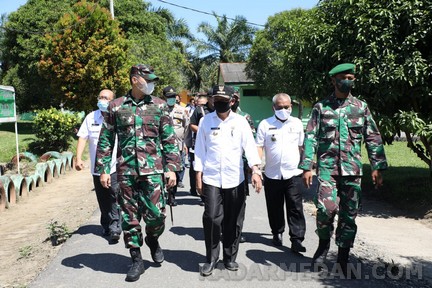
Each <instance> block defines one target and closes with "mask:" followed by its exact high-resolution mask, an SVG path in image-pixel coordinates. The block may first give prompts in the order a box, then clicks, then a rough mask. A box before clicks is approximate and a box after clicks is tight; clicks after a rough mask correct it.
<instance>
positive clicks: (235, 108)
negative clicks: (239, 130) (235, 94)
mask: <svg viewBox="0 0 432 288" xmlns="http://www.w3.org/2000/svg"><path fill="white" fill-rule="evenodd" d="M239 104H240V102H238V101H236V102H235V103H234V104H233V105H232V106H231V110H232V111H234V112H235V111H237V108H238V107H239Z"/></svg>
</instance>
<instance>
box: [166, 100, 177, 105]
mask: <svg viewBox="0 0 432 288" xmlns="http://www.w3.org/2000/svg"><path fill="white" fill-rule="evenodd" d="M167 104H168V106H174V104H176V99H175V98H167Z"/></svg>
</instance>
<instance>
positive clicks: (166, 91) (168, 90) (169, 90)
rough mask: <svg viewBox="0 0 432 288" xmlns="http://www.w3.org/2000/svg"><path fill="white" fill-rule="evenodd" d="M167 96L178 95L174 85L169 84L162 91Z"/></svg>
mask: <svg viewBox="0 0 432 288" xmlns="http://www.w3.org/2000/svg"><path fill="white" fill-rule="evenodd" d="M162 93H163V95H164V96H165V97H174V96H176V95H177V93H176V91H175V89H174V88H173V87H172V86H167V87H165V88H164V89H163V91H162Z"/></svg>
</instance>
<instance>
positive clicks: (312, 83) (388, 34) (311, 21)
mask: <svg viewBox="0 0 432 288" xmlns="http://www.w3.org/2000/svg"><path fill="white" fill-rule="evenodd" d="M431 11H432V1H430V0H423V1H419V0H409V1H402V0H387V1H372V0H361V1H352V0H321V1H320V2H319V3H318V6H317V7H316V8H315V9H312V10H311V11H309V12H305V13H299V12H294V11H289V12H284V13H280V14H278V15H275V16H274V17H272V18H270V21H269V23H268V24H267V25H266V29H265V30H264V31H263V32H260V33H258V35H257V39H256V41H255V42H254V45H253V47H252V49H251V57H250V59H249V61H248V66H247V67H248V68H247V69H248V73H249V74H250V75H251V76H252V78H253V79H255V80H256V81H257V83H259V84H260V85H263V87H266V88H267V89H269V90H271V89H272V87H271V86H270V85H268V84H267V86H266V83H272V80H273V78H276V84H277V85H275V86H276V87H283V89H287V90H286V92H288V93H292V92H291V91H294V93H298V94H297V95H296V96H298V97H300V98H301V99H308V100H311V101H312V102H315V101H316V100H317V99H319V98H323V97H325V96H326V95H327V94H328V92H329V91H330V89H329V88H330V86H329V78H328V76H327V72H328V71H329V70H330V69H331V67H333V66H335V65H337V64H339V63H343V62H353V63H355V64H356V66H357V68H358V73H357V75H358V76H357V78H358V79H357V81H356V87H355V90H354V93H355V94H356V95H358V96H359V97H360V98H362V99H364V100H366V101H367V102H368V104H369V106H370V108H371V110H372V111H373V112H374V113H375V115H376V116H377V117H376V118H377V120H378V122H379V125H380V126H381V130H382V132H383V134H384V135H385V136H386V137H385V139H386V140H387V141H388V142H391V140H392V139H393V137H394V135H395V134H396V133H399V131H403V132H405V133H406V135H407V140H408V146H409V147H410V148H411V149H412V150H413V151H414V152H415V153H416V154H417V155H418V156H419V157H420V158H421V159H422V160H423V161H424V162H425V163H427V164H428V165H429V167H430V168H431V172H432V161H431V155H432V133H431V130H432V129H431V127H432V118H431V116H430V111H431V110H432V100H431V96H432V91H431V89H432V76H431V75H432V66H431V65H430V63H432V61H431V60H432V52H431V51H432V27H431V26H430V24H429V23H431V22H432V12H431ZM267 56H269V57H267ZM265 57H267V58H265ZM287 66H288V67H287ZM278 75H282V77H278ZM281 78H283V79H281ZM283 80H285V83H284V82H283ZM301 86H302V87H303V88H302V87H301ZM319 86H321V87H322V88H319ZM273 89H274V88H273ZM416 139H418V141H417V142H416ZM431 175H432V174H431Z"/></svg>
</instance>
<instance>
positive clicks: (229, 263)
mask: <svg viewBox="0 0 432 288" xmlns="http://www.w3.org/2000/svg"><path fill="white" fill-rule="evenodd" d="M224 265H225V268H226V269H228V270H230V271H237V270H238V269H239V265H238V264H237V262H235V261H224Z"/></svg>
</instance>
